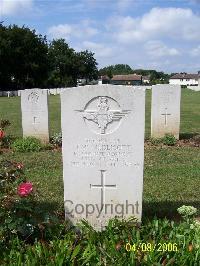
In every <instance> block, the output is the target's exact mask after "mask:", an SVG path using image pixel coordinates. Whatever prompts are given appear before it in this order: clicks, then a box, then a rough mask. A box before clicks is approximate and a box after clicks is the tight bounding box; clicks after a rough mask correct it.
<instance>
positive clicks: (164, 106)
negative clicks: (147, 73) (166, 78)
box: [151, 84, 181, 139]
mask: <svg viewBox="0 0 200 266" xmlns="http://www.w3.org/2000/svg"><path fill="white" fill-rule="evenodd" d="M180 100H181V87H180V85H169V84H162V85H155V86H152V102H151V137H152V138H161V137H164V136H165V134H172V135H174V136H175V137H176V138H177V139H178V138H179V127H180Z"/></svg>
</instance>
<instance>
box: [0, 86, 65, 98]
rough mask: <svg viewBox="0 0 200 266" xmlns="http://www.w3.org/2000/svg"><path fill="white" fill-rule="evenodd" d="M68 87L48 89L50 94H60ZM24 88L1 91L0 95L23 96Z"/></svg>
mask: <svg viewBox="0 0 200 266" xmlns="http://www.w3.org/2000/svg"><path fill="white" fill-rule="evenodd" d="M65 89H66V88H53V89H46V90H47V93H48V94H49V95H59V94H61V92H63V91H64V90H65ZM22 92H23V90H18V91H0V96H4V97H8V98H9V97H13V96H21V93H22Z"/></svg>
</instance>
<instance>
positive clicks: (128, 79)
mask: <svg viewBox="0 0 200 266" xmlns="http://www.w3.org/2000/svg"><path fill="white" fill-rule="evenodd" d="M110 83H111V84H113V85H141V84H142V75H136V74H128V75H114V76H113V78H112V79H111V81H110Z"/></svg>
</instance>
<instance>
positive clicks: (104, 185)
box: [90, 170, 116, 208]
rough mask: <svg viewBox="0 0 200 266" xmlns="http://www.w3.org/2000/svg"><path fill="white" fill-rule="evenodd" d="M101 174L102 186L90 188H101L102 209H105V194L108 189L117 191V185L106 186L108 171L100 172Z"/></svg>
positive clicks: (91, 186)
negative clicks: (106, 173)
mask: <svg viewBox="0 0 200 266" xmlns="http://www.w3.org/2000/svg"><path fill="white" fill-rule="evenodd" d="M100 172H101V184H100V185H92V184H90V188H99V189H101V207H102V208H103V206H104V204H105V192H106V189H109V188H110V189H115V188H116V185H106V184H105V172H106V170H100Z"/></svg>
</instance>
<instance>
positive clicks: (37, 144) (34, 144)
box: [12, 137, 43, 152]
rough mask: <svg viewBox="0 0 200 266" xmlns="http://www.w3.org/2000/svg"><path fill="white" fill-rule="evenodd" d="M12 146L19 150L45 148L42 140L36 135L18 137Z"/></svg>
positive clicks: (29, 150) (28, 150)
mask: <svg viewBox="0 0 200 266" xmlns="http://www.w3.org/2000/svg"><path fill="white" fill-rule="evenodd" d="M12 148H13V149H14V150H15V151H18V152H32V151H33V152H34V151H36V152H38V151H40V150H41V149H42V148H43V145H42V143H41V141H40V140H39V139H37V138H34V137H26V138H23V139H17V140H15V141H14V143H13V144H12Z"/></svg>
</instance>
